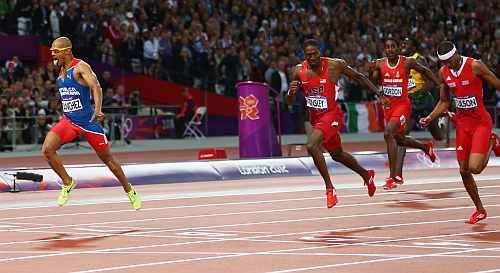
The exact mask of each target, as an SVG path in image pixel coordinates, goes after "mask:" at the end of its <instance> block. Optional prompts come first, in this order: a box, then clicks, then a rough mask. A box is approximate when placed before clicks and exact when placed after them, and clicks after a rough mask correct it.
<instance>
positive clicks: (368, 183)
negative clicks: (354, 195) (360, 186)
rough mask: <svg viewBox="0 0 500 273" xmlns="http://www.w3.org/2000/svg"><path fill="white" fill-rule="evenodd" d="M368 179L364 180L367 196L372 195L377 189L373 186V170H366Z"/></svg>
mask: <svg viewBox="0 0 500 273" xmlns="http://www.w3.org/2000/svg"><path fill="white" fill-rule="evenodd" d="M368 177H369V178H368V180H365V186H366V188H367V189H368V196H370V197H372V196H373V195H374V194H375V191H376V190H377V186H375V171H374V170H368Z"/></svg>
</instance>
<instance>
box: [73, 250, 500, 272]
mask: <svg viewBox="0 0 500 273" xmlns="http://www.w3.org/2000/svg"><path fill="white" fill-rule="evenodd" d="M497 249H500V248H490V249H467V250H459V251H450V252H441V253H433V254H420V255H412V256H405V257H396V258H382V259H375V260H367V261H359V262H348V263H339V264H329V265H319V266H311V267H301V268H292V269H285V270H277V271H268V272H265V273H290V272H300V271H309V270H316V269H325V268H337V267H343V266H353V265H360V264H372V263H379V262H390V261H399V260H410V259H419V258H425V257H443V256H446V255H450V254H461V253H471V252H478V251H483V250H497ZM123 269H125V268H123ZM103 271H110V270H107V268H103V269H97V270H92V271H79V272H78V273H84V272H85V273H90V272H103ZM493 272H494V271H493ZM75 273H76V272H75Z"/></svg>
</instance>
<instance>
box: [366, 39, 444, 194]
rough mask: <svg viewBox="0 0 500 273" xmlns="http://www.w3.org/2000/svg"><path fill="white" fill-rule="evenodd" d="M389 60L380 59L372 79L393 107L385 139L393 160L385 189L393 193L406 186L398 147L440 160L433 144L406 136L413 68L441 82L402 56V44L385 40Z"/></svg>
mask: <svg viewBox="0 0 500 273" xmlns="http://www.w3.org/2000/svg"><path fill="white" fill-rule="evenodd" d="M385 53H386V55H387V57H386V58H382V59H379V60H376V61H375V62H373V63H372V65H371V79H372V81H373V82H374V83H377V84H380V85H381V87H382V91H383V96H384V97H386V98H388V99H389V100H390V101H391V104H390V107H384V117H385V121H386V127H385V132H384V139H385V142H386V144H387V156H388V158H389V173H390V174H389V177H388V178H386V180H385V185H384V189H385V190H390V189H394V188H396V187H397V185H398V184H403V179H402V175H401V174H398V173H397V171H398V168H397V156H398V146H403V147H410V148H416V149H420V150H422V151H424V152H425V153H426V154H427V155H428V156H429V158H430V159H431V161H432V162H434V161H435V160H436V155H435V153H434V145H433V143H432V141H429V142H426V143H424V142H421V141H418V140H415V139H413V138H411V137H410V136H407V135H405V131H406V126H407V122H408V121H409V120H410V118H411V110H412V109H411V102H410V99H409V98H408V79H409V74H410V69H414V70H416V71H418V72H420V73H421V74H422V75H424V76H425V77H426V78H427V79H429V80H432V81H434V82H435V83H436V84H437V83H438V80H437V78H436V77H435V76H434V74H433V73H432V71H431V70H429V68H427V67H425V66H423V65H421V64H420V63H418V62H417V61H415V59H412V58H406V57H405V56H402V55H399V54H398V53H399V46H398V42H397V41H396V40H394V39H387V40H386V41H385Z"/></svg>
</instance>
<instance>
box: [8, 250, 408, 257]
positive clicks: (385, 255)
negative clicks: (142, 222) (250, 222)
mask: <svg viewBox="0 0 500 273" xmlns="http://www.w3.org/2000/svg"><path fill="white" fill-rule="evenodd" d="M37 253H69V252H65V251H41V250H38V251H36V250H33V251H16V250H13V251H0V254H37ZM85 254H89V255H93V254H100V255H101V254H108V255H137V254H139V255H141V254H162V255H165V254H171V255H254V254H257V253H255V252H209V251H113V252H102V251H100V252H94V253H92V252H90V251H89V252H88V253H85ZM264 255H276V256H354V257H356V256H361V257H403V256H410V255H405V254H383V253H377V254H375V253H330V252H318V253H314V252H313V253H266V254H264Z"/></svg>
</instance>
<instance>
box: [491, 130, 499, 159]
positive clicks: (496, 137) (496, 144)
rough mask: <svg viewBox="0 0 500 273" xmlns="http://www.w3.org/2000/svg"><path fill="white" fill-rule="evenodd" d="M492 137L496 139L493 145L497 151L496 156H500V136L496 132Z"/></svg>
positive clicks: (495, 151)
mask: <svg viewBox="0 0 500 273" xmlns="http://www.w3.org/2000/svg"><path fill="white" fill-rule="evenodd" d="M490 138H491V139H495V144H494V145H493V152H494V153H495V156H497V157H499V156H500V140H499V139H498V136H497V134H495V133H491V136H490Z"/></svg>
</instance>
